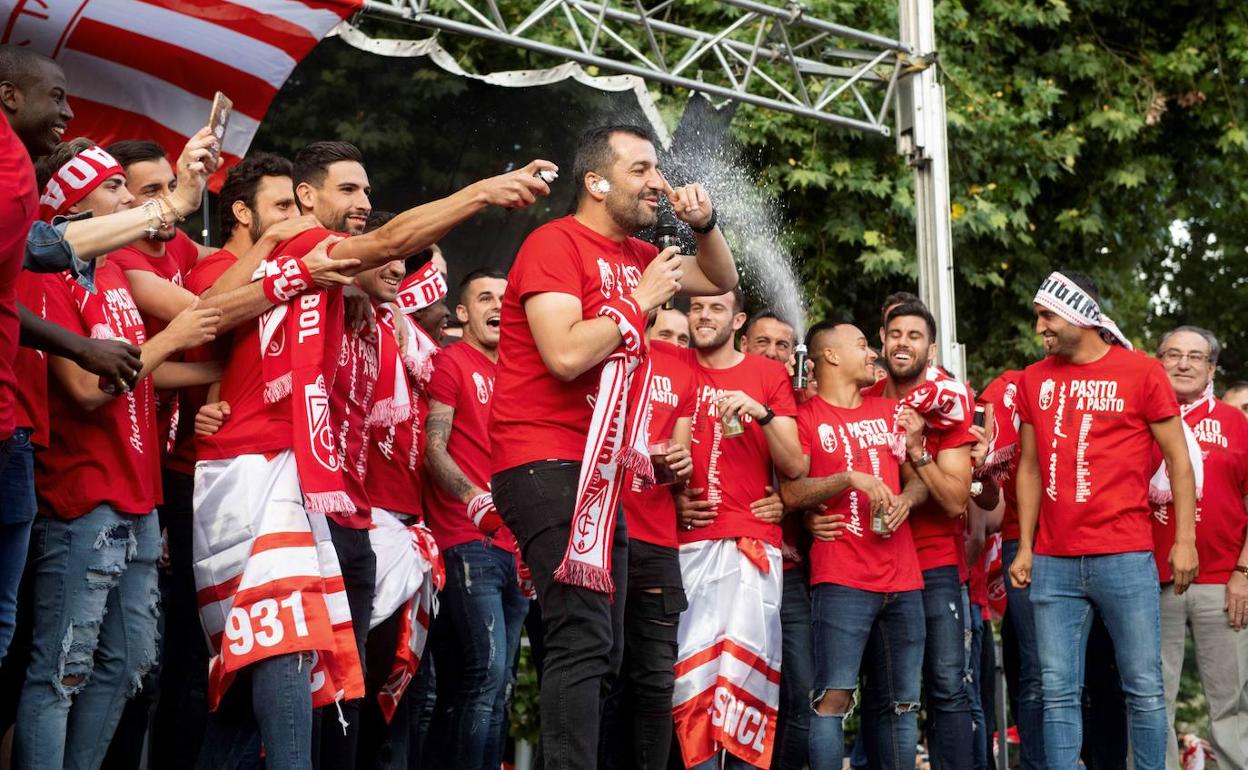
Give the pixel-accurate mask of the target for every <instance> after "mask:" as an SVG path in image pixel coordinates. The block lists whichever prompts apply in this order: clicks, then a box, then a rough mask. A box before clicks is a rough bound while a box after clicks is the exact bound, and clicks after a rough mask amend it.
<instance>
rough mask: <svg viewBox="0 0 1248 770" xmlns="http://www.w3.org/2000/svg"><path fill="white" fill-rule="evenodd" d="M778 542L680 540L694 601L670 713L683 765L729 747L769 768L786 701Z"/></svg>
mask: <svg viewBox="0 0 1248 770" xmlns="http://www.w3.org/2000/svg"><path fill="white" fill-rule="evenodd" d="M780 566H781V560H780V549H778V548H776V547H774V546H771V545H768V544H766V543H763V542H761V541H759V540H755V539H752V538H741V539H740V540H733V539H724V540H703V541H700V542H696V543H688V544H685V545H682V546H681V547H680V574H681V578H682V580H683V582H684V584H685V593H686V594H687V595H688V598H689V607H688V609H686V610H685V611H684V613H682V614H681V616H680V627H679V629H678V630H677V641H676V644H677V652H676V686H675V692H674V693H673V696H672V704H673V709H672V715H673V718H674V721H675V723H676V737H677V738H678V739H679V741H680V750H681V754H682V756H683V757H684V760H685V767H693V766H694V765H697V764H700V763H702V762H705V761H706V760H707V759H710V758H711V757H713V756H715V755H716V754H717V753H718V752H720V751H727V752H728V753H729V754H732V755H734V756H736V757H740V758H741V759H743V760H745V761H746V762H749V763H750V764H751V765H753V766H755V767H770V766H771V755H772V750H773V748H774V746H775V732H776V712H777V711H778V709H779V706H780V596H781V592H782V586H783V584H782V581H783V577H782V574H781V570H780Z"/></svg>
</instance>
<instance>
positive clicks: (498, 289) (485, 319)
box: [424, 270, 529, 768]
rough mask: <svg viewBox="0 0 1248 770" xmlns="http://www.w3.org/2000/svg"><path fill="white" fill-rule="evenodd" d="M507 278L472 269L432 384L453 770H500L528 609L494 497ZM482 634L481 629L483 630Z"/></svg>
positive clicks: (440, 661)
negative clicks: (493, 425)
mask: <svg viewBox="0 0 1248 770" xmlns="http://www.w3.org/2000/svg"><path fill="white" fill-rule="evenodd" d="M506 289H507V278H506V276H504V275H503V274H502V273H499V272H497V271H493V270H475V271H473V272H471V273H469V274H468V275H467V276H465V277H464V280H463V281H462V282H460V285H459V295H458V300H459V302H458V304H457V305H456V308H455V313H456V315H457V316H458V318H459V320H460V322H461V323H462V324H463V325H464V327H463V328H464V338H463V341H462V342H460V343H457V344H454V345H451V346H450V347H447V348H445V349H444V350H442V351H441V352H440V353H438V355H437V356H436V357H435V358H434V362H433V365H434V370H433V377H432V379H430V380H429V388H428V393H429V417H428V419H427V421H426V422H425V434H426V437H427V441H428V446H427V449H426V453H425V468H426V471H427V473H428V476H429V482H430V483H429V484H428V485H427V486H426V487H425V490H424V492H425V495H424V496H425V516H426V518H427V520H428V523H429V527H430V529H432V530H433V535H434V537H435V538H436V540H437V542H438V548H439V549H440V550H441V551H442V556H443V558H444V559H445V561H446V587H445V589H444V590H443V591H442V595H441V597H442V598H441V602H442V609H441V612H440V613H439V615H438V620H437V624H438V626H439V631H438V635H439V640H440V641H439V645H438V647H437V649H435V651H434V662H435V663H436V664H437V669H438V671H448V672H449V671H455V672H458V681H457V684H456V686H455V687H454V688H451V689H448V690H447V692H448V693H449V701H450V702H449V703H445V704H443V703H439V705H438V708H439V711H442V709H443V708H444V707H445V709H446V713H447V729H448V732H449V734H448V735H446V736H444V739H443V741H442V742H441V744H440V745H441V747H442V751H441V752H439V757H441V761H443V762H445V763H446V764H447V765H448V766H454V767H464V768H493V767H495V766H497V765H499V763H501V762H502V761H503V760H502V757H503V749H504V742H505V740H506V736H505V735H504V734H503V728H504V726H505V725H506V723H507V721H506V719H505V717H506V711H507V692H508V691H509V689H510V687H511V682H512V681H513V680H514V678H515V657H516V651H517V650H518V649H519V645H520V630H521V628H522V627H523V625H524V618H525V616H526V615H527V614H528V609H529V600H528V598H527V597H526V596H525V595H524V593H523V591H522V590H521V587H520V584H519V580H518V577H517V567H518V564H517V562H516V539H515V538H514V537H513V536H512V534H511V532H510V531H509V530H508V529H507V527H506V526H504V524H503V520H502V517H500V516H499V515H498V511H497V509H495V507H494V502H493V497H492V496H491V495H490V492H489V489H490V453H491V446H492V441H491V436H490V432H489V418H490V404H491V402H492V401H493V398H494V376H495V368H496V366H497V363H498V336H499V319H500V315H501V312H502V306H503V295H504V293H505V292H506ZM483 629H484V630H483Z"/></svg>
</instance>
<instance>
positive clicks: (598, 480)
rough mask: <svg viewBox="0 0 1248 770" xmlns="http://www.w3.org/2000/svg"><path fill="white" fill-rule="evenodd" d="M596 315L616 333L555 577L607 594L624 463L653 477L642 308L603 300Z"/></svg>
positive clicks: (626, 301) (623, 301) (626, 467)
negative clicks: (617, 342)
mask: <svg viewBox="0 0 1248 770" xmlns="http://www.w3.org/2000/svg"><path fill="white" fill-rule="evenodd" d="M598 315H599V316H604V317H606V318H610V319H611V320H612V321H614V322H615V324H616V326H618V327H619V329H620V335H621V337H622V338H623V340H622V343H621V345H620V347H619V349H617V350H616V351H615V352H614V353H612V354H611V355H610V356H608V357H607V360H606V361H605V362H604V363H603V365H602V373H601V374H600V375H599V377H598V394H597V397H596V399H595V400H594V414H593V418H592V419H591V421H590V425H589V434H588V435H587V436H586V439H585V454H584V456H583V457H582V458H581V474H580V478H579V480H578V481H577V486H576V509H575V510H574V511H573V513H572V534H571V536H570V537H569V539H568V550H567V552H566V553H565V554H564V556H563V563H562V564H560V565H559V568H558V569H557V570H555V579H556V580H558V581H559V582H561V583H567V584H569V585H575V586H580V587H582V588H588V589H590V590H593V591H599V592H601V593H607V594H609V593H613V592H614V591H615V582H614V581H613V580H612V579H611V541H612V539H613V538H614V536H615V515H616V509H617V507H618V505H619V500H620V492H621V491H622V490H623V484H622V481H623V476H624V475H625V474H624V471H625V470H631V471H633V472H634V473H636V474H637V476H638V477H640V478H641V479H643V480H645V481H649V482H653V481H654V466H653V465H651V464H650V455H649V453H648V452H647V451H646V444H647V442H648V440H649V439H648V437H647V434H648V433H649V426H648V425H647V424H646V416H647V415H648V414H649V409H647V408H646V407H647V406H648V405H649V403H650V361H649V359H648V358H647V356H646V347H645V345H644V344H643V340H642V336H641V335H642V330H643V329H644V328H645V314H644V313H642V312H641V308H640V307H639V306H638V305H637V303H636V302H634V301H633V299H632V298H631V297H621V298H620V299H619V301H618V303H616V304H607V305H604V306H603V307H602V309H600V310H599V311H598Z"/></svg>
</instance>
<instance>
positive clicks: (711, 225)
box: [689, 209, 719, 235]
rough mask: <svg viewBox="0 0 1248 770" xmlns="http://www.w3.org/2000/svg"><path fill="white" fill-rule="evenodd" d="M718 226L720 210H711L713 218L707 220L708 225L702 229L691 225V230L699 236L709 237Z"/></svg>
mask: <svg viewBox="0 0 1248 770" xmlns="http://www.w3.org/2000/svg"><path fill="white" fill-rule="evenodd" d="M717 224H719V209H711V218H710V219H708V220H706V224H704V225H702V226H701V227H694V226H693V225H689V229H690V230H693V231H694V232H695V233H697V234H698V235H707V234H709V233H710V232H711V231H712V230H714V229H715V225H717Z"/></svg>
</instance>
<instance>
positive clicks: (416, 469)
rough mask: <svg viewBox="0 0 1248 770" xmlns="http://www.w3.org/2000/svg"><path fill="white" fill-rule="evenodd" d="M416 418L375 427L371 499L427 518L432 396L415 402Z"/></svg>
mask: <svg viewBox="0 0 1248 770" xmlns="http://www.w3.org/2000/svg"><path fill="white" fill-rule="evenodd" d="M412 407H413V410H412V419H410V420H408V421H407V422H404V423H401V424H399V425H394V426H391V427H389V428H382V427H380V426H375V427H373V428H372V429H371V438H372V440H371V442H370V445H369V450H368V499H369V500H370V501H371V502H372V504H373V505H375V506H376V507H378V508H385V509H386V510H387V511H390V512H391V513H401V514H404V515H407V516H415V517H416V518H417V519H419V520H422V521H423V520H424V507H423V506H422V505H421V500H420V498H421V493H422V491H423V490H424V486H425V473H424V468H423V466H424V463H425V431H424V427H425V416H426V415H428V414H429V397H428V396H427V395H426V394H425V393H423V392H422V393H421V394H419V395H417V396H416V397H415V400H414V402H413V404H412Z"/></svg>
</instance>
